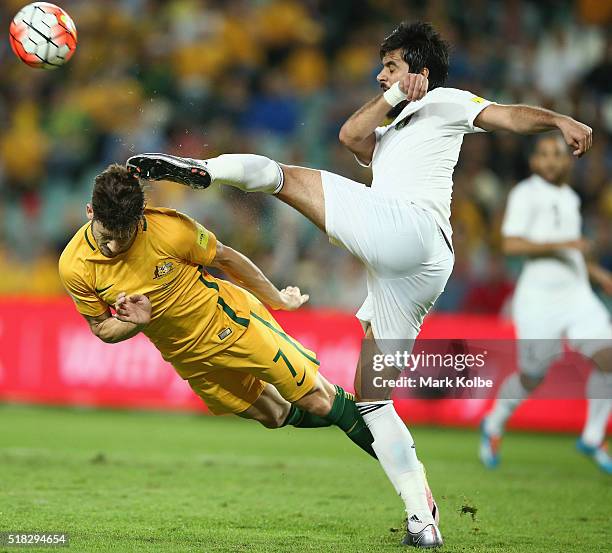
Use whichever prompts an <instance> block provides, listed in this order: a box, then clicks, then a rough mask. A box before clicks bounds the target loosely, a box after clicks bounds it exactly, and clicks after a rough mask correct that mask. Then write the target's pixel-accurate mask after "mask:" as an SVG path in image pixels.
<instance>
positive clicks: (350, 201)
mask: <svg viewBox="0 0 612 553" xmlns="http://www.w3.org/2000/svg"><path fill="white" fill-rule="evenodd" d="M380 57H381V61H382V66H383V67H382V69H381V71H380V73H379V74H378V76H377V80H378V83H379V85H380V87H381V88H382V89H383V92H384V93H383V94H379V95H377V96H376V97H375V98H372V99H371V100H370V101H369V102H367V103H366V104H365V105H364V106H363V107H361V108H360V109H359V110H357V111H356V112H355V113H354V114H353V115H352V116H351V117H350V118H349V119H348V120H347V121H346V123H345V124H344V125H343V127H342V129H341V131H340V141H341V142H342V143H343V144H344V145H345V146H346V147H347V148H348V149H349V150H350V151H351V152H353V153H354V154H355V156H356V157H357V159H358V160H359V161H360V162H361V163H362V164H366V165H369V164H371V165H372V173H373V180H372V185H371V186H364V185H363V184H362V183H358V182H354V181H351V180H349V179H346V178H344V177H341V176H339V175H335V174H333V173H329V172H327V171H318V170H314V169H307V168H304V167H295V166H288V165H281V164H279V163H277V162H275V161H273V160H271V159H268V158H266V157H263V156H258V155H253V154H224V155H222V156H219V157H217V158H213V159H208V160H192V159H185V158H178V157H174V156H168V155H166V154H142V155H138V156H134V157H132V158H130V159H129V160H128V167H131V168H132V170H134V171H138V172H139V173H140V174H141V176H142V177H143V178H146V179H150V180H162V179H169V180H175V181H178V182H182V183H184V184H188V185H190V186H193V187H195V188H206V187H207V186H209V185H210V184H211V182H212V183H216V184H224V185H230V186H235V187H237V188H240V189H241V190H244V191H245V192H266V193H268V194H274V195H276V196H277V197H278V198H279V199H280V200H282V201H284V202H286V203H287V204H289V205H291V206H292V207H294V208H295V209H297V210H298V211H299V212H300V213H302V214H303V215H305V216H306V217H308V218H309V219H310V220H311V221H312V222H313V223H314V224H315V225H317V226H318V227H319V228H320V229H321V230H322V231H324V232H326V233H327V235H328V236H329V238H330V240H331V241H332V242H334V243H335V244H339V245H342V246H344V247H345V248H347V249H348V250H349V251H350V252H351V253H352V254H353V255H355V256H356V257H357V258H359V259H360V260H361V261H362V262H363V263H364V265H365V266H366V268H367V271H368V296H367V298H366V300H365V302H364V303H363V305H362V307H361V309H360V310H359V312H358V313H357V317H358V318H359V319H360V320H361V322H362V323H363V327H364V331H365V335H366V337H367V338H374V339H375V340H376V345H377V346H378V347H380V348H381V349H383V350H386V349H387V347H388V341H389V340H394V341H397V340H401V341H403V342H404V343H407V342H409V341H411V340H413V339H414V338H416V336H417V335H418V333H419V331H420V328H421V323H422V322H423V319H424V317H425V315H426V314H427V313H428V311H429V310H430V309H431V307H432V306H433V304H434V302H435V300H436V299H437V298H438V296H439V295H440V294H441V293H442V291H443V290H444V286H445V284H446V281H447V280H448V278H449V276H450V274H451V271H452V268H453V262H454V255H453V250H452V245H451V232H452V230H451V225H450V222H449V218H450V205H451V194H452V187H453V180H452V176H453V170H454V167H455V164H456V163H457V159H458V157H459V152H460V149H461V144H462V142H463V136H464V135H465V134H469V133H473V132H483V131H485V130H494V129H505V130H510V131H514V132H519V133H534V132H542V131H547V130H551V129H558V130H560V131H561V132H562V133H563V136H564V138H565V139H566V141H567V143H568V144H569V145H571V146H572V148H573V150H574V153H575V154H576V155H582V154H583V153H584V152H586V151H587V150H588V149H589V148H590V146H591V129H590V128H589V127H587V126H586V125H583V124H581V123H579V122H577V121H574V120H573V119H571V118H570V117H565V116H562V115H559V114H556V113H553V112H550V111H547V110H544V109H541V108H534V107H528V106H502V105H497V104H493V103H491V102H489V101H487V100H484V99H482V98H480V97H478V96H476V95H474V94H472V93H470V92H466V91H463V90H457V89H453V88H444V82H445V81H446V77H447V75H448V63H449V62H448V45H447V44H446V42H444V41H443V40H442V39H441V37H440V35H439V34H438V33H437V32H436V31H435V30H434V29H433V28H432V27H431V25H429V24H426V23H414V24H411V25H410V24H405V23H403V24H401V25H400V26H399V27H397V28H396V29H395V30H394V31H393V33H391V35H389V36H388V37H387V38H385V40H384V41H383V43H382V45H381V48H380ZM340 100H341V99H340ZM389 114H391V117H390V119H391V123H390V124H388V125H386V126H380V125H381V124H383V122H384V121H385V119H386V118H387V116H388V115H389ZM385 341H387V342H385ZM387 351H388V350H387ZM368 368H369V367H368V363H367V361H364V362H363V364H360V366H359V367H358V369H357V374H356V382H355V388H356V392H357V395H358V396H359V398H360V400H361V403H360V404H359V405H360V411H361V413H362V415H363V418H364V420H365V421H366V424H367V425H368V427H369V428H370V431H371V432H372V435H373V436H374V443H373V445H372V447H373V448H374V450H375V451H376V454H377V456H378V459H379V461H380V463H381V465H382V467H383V469H384V470H385V472H386V474H387V476H388V477H389V479H390V480H391V482H392V483H393V485H394V487H395V489H396V490H397V491H398V493H399V495H400V496H401V498H402V500H403V502H404V504H405V508H406V513H407V519H408V523H407V533H406V537H405V538H404V541H403V543H404V544H406V545H414V546H417V547H437V546H439V545H442V537H441V535H440V532H439V530H438V528H437V526H436V524H435V521H434V517H433V516H432V512H431V510H430V508H429V505H428V501H427V493H426V486H425V481H424V476H423V471H422V470H421V465H420V462H419V460H418V458H417V455H416V449H415V445H414V440H413V439H412V435H411V434H410V432H409V431H408V429H407V428H406V425H405V424H404V423H403V421H402V420H401V419H400V417H399V416H398V414H397V413H396V411H395V408H394V406H393V402H392V401H391V399H390V397H391V392H392V388H391V387H389V388H376V389H373V386H372V378H371V377H372V374H368V373H367V369H368ZM378 375H379V376H384V377H386V378H389V379H392V378H395V377H396V376H397V370H396V369H395V368H394V367H390V368H389V374H387V375H383V374H382V373H378Z"/></svg>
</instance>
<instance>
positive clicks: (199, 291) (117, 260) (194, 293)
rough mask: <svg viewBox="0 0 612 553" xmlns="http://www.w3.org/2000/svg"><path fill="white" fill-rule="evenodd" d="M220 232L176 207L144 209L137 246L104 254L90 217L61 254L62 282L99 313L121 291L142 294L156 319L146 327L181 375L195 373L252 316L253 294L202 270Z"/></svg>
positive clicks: (90, 312)
mask: <svg viewBox="0 0 612 553" xmlns="http://www.w3.org/2000/svg"><path fill="white" fill-rule="evenodd" d="M216 245H217V239H216V237H215V235H214V234H213V233H212V232H210V231H209V230H207V229H206V228H204V227H203V226H202V225H200V224H199V223H197V222H196V221H194V220H193V219H191V218H190V217H188V216H186V215H183V214H182V213H179V212H177V211H175V210H173V209H165V208H146V209H145V212H144V217H143V220H142V224H141V225H140V226H139V228H138V231H137V235H136V238H135V239H134V242H133V243H132V245H131V247H130V248H129V249H128V250H127V251H125V252H123V253H121V254H119V255H117V256H116V257H112V258H109V257H105V256H104V255H103V254H102V253H101V252H100V250H99V249H98V247H97V244H96V242H95V240H94V238H93V235H92V230H91V223H87V224H86V225H84V226H83V227H81V228H80V229H79V230H78V231H77V233H76V234H75V235H74V237H73V238H72V240H70V242H69V243H68V245H67V246H66V248H65V249H64V251H63V252H62V255H61V257H60V260H59V273H60V278H61V280H62V283H63V284H64V287H65V288H66V290H67V291H68V293H69V294H70V296H71V297H72V299H73V300H74V302H75V306H76V308H77V310H78V311H79V312H80V313H81V314H83V315H87V316H92V317H95V316H99V315H101V314H103V313H105V312H107V311H109V309H110V307H111V306H112V305H113V304H114V303H115V301H116V299H117V296H118V295H119V293H120V292H126V293H127V294H128V295H129V294H144V295H145V296H147V297H148V298H149V300H150V301H151V306H152V312H151V322H150V323H149V324H148V325H147V326H146V327H145V328H144V330H143V333H144V334H145V335H146V336H147V337H148V338H149V339H150V340H151V342H153V344H154V345H155V346H156V347H157V349H158V350H159V351H160V352H161V354H162V357H163V358H164V359H165V360H166V361H169V362H170V363H172V365H173V366H174V367H175V369H176V370H177V372H178V373H179V374H180V375H181V377H183V378H191V377H193V376H197V375H198V374H199V373H198V366H199V364H198V363H197V362H198V361H199V360H202V359H206V358H207V357H209V356H211V355H213V354H215V353H217V352H219V351H221V350H223V349H225V348H227V347H229V346H230V345H231V344H233V343H234V342H235V341H236V340H237V339H238V338H239V337H240V336H241V335H242V334H243V333H244V331H245V330H246V328H247V327H248V326H249V323H250V317H251V314H250V311H251V309H250V307H251V305H252V302H253V300H254V297H253V296H252V295H251V294H250V293H249V292H248V291H246V290H244V289H242V288H239V287H238V286H235V285H233V284H232V283H230V282H227V281H225V280H221V279H217V278H214V277H213V276H212V275H210V274H208V273H207V272H206V271H205V270H204V266H205V265H209V264H210V263H211V262H212V260H213V259H214V257H215V253H216Z"/></svg>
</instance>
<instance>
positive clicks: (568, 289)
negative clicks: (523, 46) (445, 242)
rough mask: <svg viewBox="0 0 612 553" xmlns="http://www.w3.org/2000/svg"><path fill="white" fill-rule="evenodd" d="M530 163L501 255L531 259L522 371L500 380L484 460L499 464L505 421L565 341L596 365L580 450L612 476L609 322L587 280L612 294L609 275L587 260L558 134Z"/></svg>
mask: <svg viewBox="0 0 612 553" xmlns="http://www.w3.org/2000/svg"><path fill="white" fill-rule="evenodd" d="M530 163H531V169H532V171H533V175H532V176H531V177H529V178H528V179H526V180H524V181H522V182H520V183H519V184H517V185H516V186H515V187H514V188H513V189H512V191H511V192H510V195H509V198H508V204H507V206H506V213H505V216H504V222H503V226H502V235H503V249H504V253H506V254H507V255H523V256H525V257H526V258H527V261H526V262H525V265H524V267H523V270H522V272H521V275H520V277H519V280H518V283H517V286H516V291H515V294H514V299H513V318H514V323H515V326H516V333H517V337H518V339H519V342H518V358H519V370H520V372H517V373H514V374H512V375H511V376H509V377H508V378H507V379H506V380H505V381H504V382H503V383H502V385H501V386H500V389H499V391H498V399H497V401H496V403H495V405H494V406H493V409H492V410H491V412H490V413H488V415H487V416H486V418H485V419H484V420H483V423H482V428H481V431H482V432H481V442H480V458H481V460H482V462H483V463H484V464H485V465H486V466H487V467H489V468H493V467H495V466H497V465H498V464H499V446H500V440H501V436H502V434H503V432H504V427H505V425H506V422H507V420H508V419H509V418H510V416H511V415H512V413H513V412H514V411H515V409H516V408H517V407H518V406H519V404H520V403H521V402H522V401H523V400H524V399H525V398H527V397H528V396H529V394H530V393H531V392H532V391H533V390H534V389H535V388H536V387H537V386H538V385H539V384H540V382H541V381H542V380H543V378H544V376H545V375H546V372H547V371H548V368H549V366H550V365H551V363H552V362H553V361H554V360H555V358H557V357H558V356H559V355H560V354H561V353H562V347H563V342H562V339H563V338H567V340H568V341H569V344H570V346H571V347H573V348H574V349H576V350H577V351H579V352H581V353H582V354H583V355H585V356H587V357H588V358H589V359H592V360H593V364H594V367H593V370H592V372H591V374H590V376H589V379H588V382H587V388H586V395H587V397H588V398H589V400H588V411H587V420H586V424H585V426H584V429H583V431H582V436H581V437H580V438H579V439H578V442H577V447H578V450H579V451H581V452H582V453H585V454H586V455H588V456H590V457H592V458H593V460H594V461H595V463H597V465H599V467H600V468H601V469H602V470H603V471H605V472H607V473H609V474H612V459H611V458H610V456H609V455H608V452H607V450H606V447H605V443H604V442H605V431H606V426H607V423H608V417H609V415H610V409H611V408H612V372H610V371H611V370H612V323H611V321H610V315H609V313H608V311H607V309H606V307H605V305H604V304H603V303H602V302H601V301H600V300H599V298H598V297H597V296H596V295H595V293H594V292H593V290H592V289H591V285H590V283H589V277H590V278H591V279H592V280H593V281H594V282H596V283H598V284H599V285H600V286H601V287H602V289H603V290H604V292H606V293H607V294H612V275H611V274H610V273H609V272H608V271H606V270H605V269H604V268H602V267H600V266H599V265H597V264H595V263H587V262H586V261H585V258H584V255H583V252H584V251H585V249H586V247H587V242H586V241H585V240H584V239H583V238H582V232H581V217H580V199H579V197H578V195H577V194H576V192H574V190H572V189H571V188H570V187H569V186H568V184H567V178H568V175H569V172H570V166H571V158H570V156H569V155H568V153H567V150H566V147H565V144H564V143H563V141H562V140H561V139H560V137H558V136H557V135H549V136H544V137H542V138H540V139H539V140H538V142H537V144H536V146H535V150H534V152H533V155H532V157H531V159H530Z"/></svg>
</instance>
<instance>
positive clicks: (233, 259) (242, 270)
mask: <svg viewBox="0 0 612 553" xmlns="http://www.w3.org/2000/svg"><path fill="white" fill-rule="evenodd" d="M209 265H211V266H213V267H217V268H218V269H221V270H222V271H223V272H224V273H225V274H226V275H227V276H228V277H229V278H230V280H232V281H233V282H235V283H236V284H238V285H239V286H241V287H242V288H246V289H247V290H249V291H250V292H251V293H252V294H253V295H254V296H256V297H257V298H258V299H259V300H260V301H261V302H263V303H265V304H266V305H268V306H270V307H271V308H272V309H284V310H287V311H293V310H294V309H297V308H298V307H300V306H301V305H302V304H304V303H306V302H307V301H308V295H307V294H302V293H300V289H299V288H297V287H295V286H288V287H287V288H285V289H283V290H279V289H278V288H276V286H274V284H272V283H271V282H270V280H268V278H267V277H266V275H264V273H263V271H262V270H261V269H260V268H259V267H257V265H255V263H253V262H252V261H251V260H250V259H249V258H248V257H246V256H245V255H243V254H241V253H240V252H238V251H236V250H234V249H232V248H230V247H228V246H225V245H224V244H222V243H221V242H219V241H218V240H217V249H216V253H215V257H214V259H213V260H212V262H211V263H210V264H209Z"/></svg>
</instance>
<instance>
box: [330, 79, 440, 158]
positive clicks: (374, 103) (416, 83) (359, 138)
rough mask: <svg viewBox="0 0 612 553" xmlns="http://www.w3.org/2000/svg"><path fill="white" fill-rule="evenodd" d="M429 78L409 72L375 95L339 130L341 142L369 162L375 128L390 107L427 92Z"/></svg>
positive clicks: (374, 143) (415, 98)
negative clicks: (383, 91)
mask: <svg viewBox="0 0 612 553" xmlns="http://www.w3.org/2000/svg"><path fill="white" fill-rule="evenodd" d="M428 86H429V81H428V80H427V77H425V76H424V75H421V74H420V73H408V74H407V75H406V76H405V77H404V78H403V79H402V80H401V81H398V82H397V83H395V85H393V86H392V87H391V88H390V89H389V90H388V91H387V92H385V94H381V95H380V96H377V97H376V98H374V99H373V100H370V101H369V102H368V103H367V104H365V105H364V106H362V107H361V108H359V109H358V110H357V111H356V112H355V113H353V115H351V116H350V117H349V118H348V120H347V121H346V123H344V125H342V128H341V129H340V134H339V137H338V138H339V139H340V142H341V143H342V144H343V145H344V146H346V148H348V149H349V150H350V151H351V152H353V153H354V154H355V155H356V156H357V159H358V160H359V161H361V162H362V163H370V162H371V161H372V155H373V154H374V147H375V146H376V134H375V133H374V131H375V130H376V127H378V126H379V125H380V124H381V122H382V121H383V120H384V118H385V116H386V115H387V113H388V112H389V110H390V109H391V108H392V107H395V106H396V105H397V104H399V103H400V102H402V101H404V100H408V101H409V102H411V101H414V100H420V99H421V98H422V97H423V96H425V94H426V93H427V88H428Z"/></svg>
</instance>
